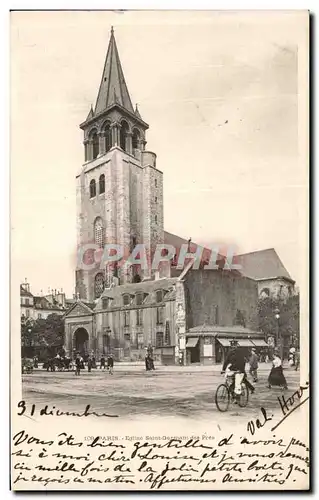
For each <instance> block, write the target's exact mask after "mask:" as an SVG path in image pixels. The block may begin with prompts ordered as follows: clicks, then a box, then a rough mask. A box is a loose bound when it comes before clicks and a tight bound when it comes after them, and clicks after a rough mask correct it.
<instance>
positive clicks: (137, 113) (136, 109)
mask: <svg viewBox="0 0 319 500" xmlns="http://www.w3.org/2000/svg"><path fill="white" fill-rule="evenodd" d="M134 113H135V114H136V116H137V117H138V118H142V117H141V115H140V112H139V110H138V107H137V103H136V105H135V111H134Z"/></svg>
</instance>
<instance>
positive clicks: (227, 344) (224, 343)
mask: <svg viewBox="0 0 319 500" xmlns="http://www.w3.org/2000/svg"><path fill="white" fill-rule="evenodd" d="M217 340H218V342H219V343H220V344H221V345H222V346H223V347H230V340H229V339H217Z"/></svg>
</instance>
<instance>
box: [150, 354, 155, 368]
mask: <svg viewBox="0 0 319 500" xmlns="http://www.w3.org/2000/svg"><path fill="white" fill-rule="evenodd" d="M149 367H150V370H155V366H154V359H153V358H152V356H149Z"/></svg>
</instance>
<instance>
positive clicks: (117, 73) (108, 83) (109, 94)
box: [94, 26, 134, 115]
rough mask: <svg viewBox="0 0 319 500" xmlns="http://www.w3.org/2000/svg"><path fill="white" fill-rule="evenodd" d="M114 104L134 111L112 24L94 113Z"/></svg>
mask: <svg viewBox="0 0 319 500" xmlns="http://www.w3.org/2000/svg"><path fill="white" fill-rule="evenodd" d="M113 104H119V105H120V106H122V107H123V108H125V109H127V110H128V111H130V112H131V113H134V109H133V106H132V102H131V98H130V95H129V92H128V89H127V86H126V83H125V78H124V74H123V70H122V66H121V61H120V57H119V53H118V50H117V46H116V41H115V37H114V28H113V26H112V27H111V36H110V41H109V46H108V49H107V54H106V59H105V63H104V68H103V73H102V79H101V83H100V88H99V92H98V96H97V100H96V105H95V109H94V115H97V114H99V113H101V112H103V111H105V110H106V109H107V108H109V107H110V106H112V105H113Z"/></svg>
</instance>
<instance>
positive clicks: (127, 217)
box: [65, 29, 261, 364]
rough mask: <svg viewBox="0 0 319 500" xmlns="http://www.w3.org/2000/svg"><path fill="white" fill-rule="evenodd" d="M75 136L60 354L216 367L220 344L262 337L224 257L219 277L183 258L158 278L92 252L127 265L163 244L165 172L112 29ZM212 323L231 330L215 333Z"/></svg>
mask: <svg viewBox="0 0 319 500" xmlns="http://www.w3.org/2000/svg"><path fill="white" fill-rule="evenodd" d="M80 128H81V129H82V130H83V135H84V141H83V142H84V164H83V166H82V167H81V170H80V172H79V174H78V175H77V177H76V181H77V246H78V264H77V269H76V291H77V301H76V302H75V303H74V304H73V305H72V307H71V308H70V309H69V310H68V311H67V313H66V314H65V350H66V352H67V353H68V354H69V355H72V354H73V355H74V353H75V352H80V353H82V355H84V356H85V355H88V354H89V353H92V354H94V355H95V357H96V358H98V359H99V357H100V356H101V355H102V354H104V355H105V354H107V353H109V352H112V353H113V355H114V357H115V359H116V360H118V361H120V360H135V359H143V357H144V355H145V348H147V346H149V345H152V347H153V348H154V352H155V357H156V359H158V360H161V361H162V362H163V363H167V364H171V363H178V362H180V360H181V358H183V362H184V363H185V362H186V359H188V360H189V362H192V361H193V362H199V361H203V362H208V363H213V362H216V361H219V359H218V358H219V354H218V353H219V348H222V349H223V348H224V347H225V342H224V346H223V343H222V342H219V340H218V338H219V337H227V338H229V336H231V337H232V338H233V337H236V335H237V336H239V337H240V338H242V339H248V338H253V337H255V338H258V339H261V336H260V334H259V333H258V332H257V331H256V328H257V323H256V311H257V300H258V290H257V284H256V282H255V281H254V280H253V279H250V278H249V277H245V276H243V275H242V274H241V273H240V272H238V271H231V270H224V269H223V265H222V264H223V260H222V259H221V260H220V261H218V269H216V270H205V269H203V268H202V267H201V268H200V269H194V268H193V261H192V259H190V260H189V261H188V263H187V265H185V267H184V269H182V270H181V269H178V268H177V266H176V262H175V261H174V260H172V261H171V262H168V263H167V264H168V265H166V266H164V265H163V266H162V267H161V269H160V270H159V271H158V270H152V269H151V268H150V267H149V268H147V269H145V268H143V267H142V266H140V265H137V264H134V265H130V264H125V265H119V264H118V262H111V263H108V264H104V263H103V262H104V260H103V258H101V259H100V260H99V259H97V258H96V255H97V254H98V253H99V252H98V251H97V249H101V251H100V255H101V256H103V251H104V250H103V249H104V248H105V246H106V245H118V246H119V248H122V249H124V250H123V251H124V257H125V256H128V255H129V254H130V253H131V252H132V250H133V249H134V248H136V246H137V245H139V244H143V245H144V246H145V248H146V251H147V254H148V256H152V255H153V254H154V251H155V248H156V247H157V246H158V245H160V244H164V243H168V242H167V241H166V238H165V233H164V220H163V173H162V171H161V170H160V169H159V168H158V165H157V162H156V154H155V153H154V152H151V151H149V150H148V149H147V148H146V144H147V142H146V131H147V129H148V128H149V126H148V124H147V123H146V122H145V121H144V119H143V118H142V116H141V114H140V112H139V110H138V107H137V106H135V107H134V106H133V105H132V101H131V98H130V95H129V92H128V88H127V85H126V82H125V78H124V74H123V70H122V66H121V62H120V58H119V53H118V49H117V45H116V41H115V36H114V32H113V29H112V30H111V36H110V41H109V46H108V50H107V54H106V60H105V64H104V69H103V73H102V78H101V83H100V87H99V90H98V94H97V99H96V104H95V107H94V108H91V109H90V112H89V114H88V116H87V118H86V120H85V121H84V122H83V123H81V125H80ZM166 234H169V233H166ZM92 248H93V249H94V251H92ZM190 251H191V250H190ZM83 264H84V265H83ZM209 325H211V326H213V327H214V328H213V331H214V332H215V334H214V335H212V334H211V333H210V334H209V335H208V336H207V338H206V337H205V335H202V336H201V335H200V334H196V338H197V341H196V342H195V340H194V336H193V337H192V338H193V340H192V341H191V342H188V340H187V332H188V331H189V330H190V329H192V328H197V329H198V328H199V329H200V328H202V330H201V331H202V332H205V331H207V328H209ZM219 325H220V326H221V327H230V326H231V330H229V329H228V331H226V332H225V329H224V330H223V328H221V331H220V332H219V331H218V326H219ZM237 327H238V328H237ZM236 328H237V330H236ZM226 330H227V328H226ZM229 331H230V333H229ZM200 337H201V338H200ZM249 342H250V341H248V340H246V344H247V345H249V346H251V345H253V344H251V342H250V343H249ZM226 344H227V343H226ZM207 345H210V347H209V348H208V347H207ZM205 346H206V347H205ZM187 349H188V351H187Z"/></svg>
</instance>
